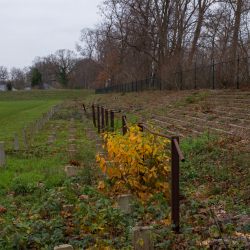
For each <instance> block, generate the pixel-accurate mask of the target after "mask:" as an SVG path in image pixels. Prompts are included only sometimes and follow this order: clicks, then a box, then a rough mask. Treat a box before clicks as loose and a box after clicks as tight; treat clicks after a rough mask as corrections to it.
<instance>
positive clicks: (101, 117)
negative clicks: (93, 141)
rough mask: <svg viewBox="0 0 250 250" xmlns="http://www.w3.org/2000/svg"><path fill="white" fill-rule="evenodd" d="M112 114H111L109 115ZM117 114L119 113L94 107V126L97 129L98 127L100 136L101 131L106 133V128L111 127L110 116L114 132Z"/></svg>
mask: <svg viewBox="0 0 250 250" xmlns="http://www.w3.org/2000/svg"><path fill="white" fill-rule="evenodd" d="M95 107H97V116H96V112H95ZM109 112H110V114H109ZM115 113H119V111H115V110H109V109H105V108H104V107H100V106H95V105H94V104H93V105H92V114H93V124H94V126H95V127H98V134H100V133H101V129H102V131H103V132H104V130H105V127H106V129H108V127H109V116H110V127H111V131H112V132H114V129H115V123H114V117H115Z"/></svg>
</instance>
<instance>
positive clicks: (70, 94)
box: [0, 89, 94, 101]
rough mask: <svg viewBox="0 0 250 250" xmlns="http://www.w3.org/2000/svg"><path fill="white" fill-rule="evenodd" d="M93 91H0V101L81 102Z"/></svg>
mask: <svg viewBox="0 0 250 250" xmlns="http://www.w3.org/2000/svg"><path fill="white" fill-rule="evenodd" d="M93 94H94V90H88V89H77V90H76V89H75V90H73V89H72V90H71V89H55V90H18V91H1V92H0V101H28V100H36V101H46V100H48V101H51V100H62V101H63V100H66V99H68V100H78V101H81V100H83V99H85V98H86V97H88V96H89V95H93Z"/></svg>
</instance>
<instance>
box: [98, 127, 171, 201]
mask: <svg viewBox="0 0 250 250" xmlns="http://www.w3.org/2000/svg"><path fill="white" fill-rule="evenodd" d="M105 138H106V140H107V150H108V153H109V155H108V159H109V160H113V161H112V163H109V162H106V161H105V159H104V158H101V156H99V155H97V162H100V167H101V169H102V172H108V175H109V177H110V178H112V180H111V182H112V184H113V191H114V192H126V193H128V192H129V193H132V194H136V195H137V196H139V197H141V198H145V199H147V198H148V197H151V196H153V193H154V192H157V193H158V192H161V193H163V194H164V196H165V197H166V198H169V197H170V196H169V184H168V183H166V176H167V175H168V172H169V171H170V166H169V161H170V159H169V156H170V150H166V149H167V148H169V146H170V141H169V140H167V139H165V138H161V137H156V136H154V135H153V134H151V133H148V132H146V131H145V132H142V131H140V128H139V127H137V126H136V127H132V126H131V127H130V130H129V132H128V133H127V134H126V135H122V134H121V133H120V132H115V133H107V134H106V135H105ZM166 147H167V148H166ZM103 185H104V184H100V187H101V188H104V186H103Z"/></svg>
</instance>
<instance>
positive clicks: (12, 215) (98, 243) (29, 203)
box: [0, 91, 250, 249]
mask: <svg viewBox="0 0 250 250" xmlns="http://www.w3.org/2000/svg"><path fill="white" fill-rule="evenodd" d="M172 93H173V96H172V97H171V95H172ZM201 94H202V93H201ZM168 95H169V96H168ZM189 95H191V96H193V95H194V94H193V93H192V92H183V93H181V94H180V93H175V92H171V93H168V92H163V93H162V94H161V93H160V92H157V91H156V92H153V91H151V92H146V93H133V94H128V95H118V94H112V95H101V96H99V95H98V96H94V97H89V98H86V100H85V101H84V102H85V104H86V106H87V107H88V108H90V106H91V104H92V103H93V102H96V103H102V105H104V106H105V107H107V108H112V107H114V106H116V107H117V109H121V110H122V114H126V115H127V119H128V121H129V122H130V120H129V119H130V118H132V119H131V120H132V122H131V125H132V127H134V131H132V133H128V135H127V137H126V136H122V135H121V133H120V132H119V131H121V122H120V120H119V121H118V120H116V121H115V124H116V132H115V133H114V134H111V133H110V134H109V136H108V137H107V138H108V139H109V141H108V147H109V148H108V151H109V155H110V156H109V157H108V160H111V158H112V157H113V158H114V159H116V160H117V161H115V162H114V163H112V167H113V168H119V171H120V170H122V172H121V171H120V172H121V175H120V174H119V172H118V171H117V170H115V169H113V170H112V171H110V174H111V175H112V178H107V176H106V173H105V172H106V170H107V169H105V164H104V162H103V161H102V160H101V158H102V157H100V159H98V160H100V163H96V159H97V158H96V155H95V150H94V149H95V142H94V140H90V139H86V130H85V128H86V127H85V124H83V123H82V122H81V108H82V106H81V103H79V102H67V103H66V104H65V106H64V108H63V109H61V110H60V111H59V112H58V113H57V114H56V115H55V116H54V117H53V118H52V120H51V121H50V123H48V124H47V125H46V126H45V128H44V132H43V133H40V134H39V135H37V136H36V137H35V142H34V144H33V145H32V144H31V145H29V147H28V148H27V149H25V150H23V151H21V152H19V153H18V154H17V153H15V152H13V150H11V147H9V150H7V166H9V169H8V167H7V171H9V173H10V174H9V177H8V175H7V174H6V175H5V176H4V178H2V179H1V183H3V184H1V185H2V186H1V188H0V190H1V191H0V192H1V198H0V206H1V207H0V232H1V233H0V248H1V249H53V247H54V246H56V245H60V244H65V243H69V244H71V245H73V246H74V249H132V245H131V231H132V228H133V227H135V226H146V225H152V226H153V227H154V228H155V231H154V232H153V233H152V234H151V236H150V237H151V239H152V240H153V241H154V245H155V249H211V248H213V249H220V248H221V249H233V247H234V249H243V247H245V246H247V244H249V242H248V241H250V240H249V234H250V231H249V228H250V226H249V225H250V220H249V214H250V210H249V202H250V192H249V191H250V190H249V184H248V182H249V181H248V180H249V177H250V176H249V174H250V172H249V151H248V148H247V146H248V144H247V143H248V142H247V141H246V139H241V138H239V137H237V136H235V135H230V134H223V133H218V131H216V130H215V131H213V130H212V129H207V128H206V129H205V130H204V131H203V132H202V133H201V134H197V135H196V136H188V135H189V133H190V130H186V131H184V132H183V131H182V133H183V134H184V137H183V138H181V141H180V146H181V149H182V152H183V154H184V156H185V159H186V162H185V163H184V164H181V165H180V166H181V171H180V173H181V176H180V188H181V197H180V198H181V207H180V208H181V221H180V223H181V224H180V228H181V230H180V231H181V233H180V234H178V235H176V234H174V233H173V232H172V230H171V229H172V227H171V218H170V212H171V202H170V195H169V196H168V195H166V194H168V192H169V194H170V186H171V185H170V184H171V178H170V175H169V171H167V170H169V169H168V167H167V166H168V165H170V162H168V161H167V160H168V159H169V154H168V152H169V151H168V148H167V147H168V142H167V141H166V142H164V140H162V139H161V138H159V139H157V140H155V138H153V137H152V138H151V137H150V135H147V134H145V135H144V136H143V137H142V134H141V132H140V131H139V130H137V129H136V127H135V125H136V124H137V122H138V121H143V122H149V123H151V122H153V119H155V118H154V117H156V116H157V115H158V114H160V115H166V113H168V112H169V110H171V115H173V114H174V112H176V113H177V112H178V115H179V114H180V113H181V114H185V115H186V114H187V113H186V112H187V111H189V112H190V113H189V115H190V114H192V112H193V111H190V110H192V109H193V108H194V107H196V106H195V105H200V106H201V107H202V106H204V102H207V103H208V102H209V99H208V97H207V94H206V95H201V97H202V98H200V97H194V98H193V99H192V101H189V100H188V101H187V102H186V101H185V100H186V98H187V97H188V96H189ZM203 96H204V98H203ZM124 97H125V98H124ZM153 97H154V98H158V99H159V100H162V102H160V103H159V105H158V104H157V102H156V101H155V99H154V98H153ZM114 98H115V100H116V102H114ZM209 98H211V96H210V97H209ZM135 99H138V102H134V100H135ZM164 100H165V102H163V101H164ZM166 100H167V101H166ZM183 100H184V101H183ZM177 102H180V103H182V104H180V105H178V107H176V108H174V109H173V108H172V106H171V105H175V104H176V103H177ZM154 105H155V106H154ZM183 105H185V107H184V108H183ZM189 105H190V106H189ZM130 106H131V107H130ZM128 107H130V108H128ZM210 107H211V106H210ZM87 111H88V113H89V114H88V117H90V118H91V115H90V110H89V109H87ZM194 112H197V115H199V113H198V112H199V109H195V111H194ZM215 114H216V113H215ZM217 114H218V113H217ZM71 117H74V118H75V128H76V130H77V132H76V145H77V151H78V154H77V156H76V159H73V160H74V161H71V164H76V165H78V166H79V167H78V168H79V176H78V177H73V178H66V177H65V172H64V166H65V165H67V164H68V163H69V161H70V159H69V158H68V157H67V150H68V144H69V142H68V129H69V119H70V118H71ZM183 117H184V116H181V118H180V115H179V117H175V118H174V119H180V121H184V118H183ZM196 117H200V116H196ZM116 118H120V115H119V114H116ZM213 120H216V118H215V119H213ZM209 121H210V120H209ZM175 122H176V121H175ZM193 123H194V126H196V123H195V122H193ZM57 124H60V129H59V131H58V135H57V139H56V140H55V142H54V145H52V146H48V145H47V144H46V140H47V138H48V136H49V134H50V133H51V131H52V129H53V127H54V126H56V125H57ZM157 125H158V124H156V125H155V126H154V127H153V128H152V129H156V127H157ZM160 125H161V126H162V124H160ZM181 126H183V127H184V124H181ZM171 128H173V126H172V127H171ZM186 128H187V127H186ZM159 129H160V128H159ZM167 129H169V128H165V127H163V128H162V130H161V131H162V132H167V131H166V130H167ZM223 129H224V128H223ZM172 132H173V133H174V132H175V131H172ZM185 133H186V134H185ZM147 136H149V137H147ZM138 139H139V140H141V142H140V141H138ZM143 140H145V141H143ZM243 140H245V141H246V142H245V143H244V142H243ZM136 141H137V142H138V144H137V143H135V142H136ZM144 142H145V144H143V143H144ZM126 143H128V145H130V146H129V148H127V149H126V146H124V145H126ZM140 144H141V145H140ZM146 145H148V146H149V148H151V149H149V148H148V156H145V157H144V161H143V162H141V163H143V164H144V163H147V165H146V166H144V165H143V164H141V166H137V168H138V169H139V174H138V172H137V174H138V175H137V176H136V177H138V176H140V180H139V179H138V183H139V184H140V185H139V186H141V188H143V189H144V190H143V193H147V191H148V190H149V188H151V189H150V192H148V195H140V191H139V190H140V189H139V188H138V187H137V188H136V189H135V190H134V189H133V184H134V183H133V184H132V185H128V186H125V185H124V187H122V189H120V185H119V184H118V183H119V181H121V180H122V181H124V177H125V178H128V180H129V179H130V180H131V181H132V180H133V181H135V175H133V174H134V172H135V171H132V172H131V171H130V169H131V166H132V165H133V164H131V163H132V156H135V157H138V158H137V159H138V163H139V162H140V159H142V155H140V147H143V146H145V147H146ZM161 145H164V147H165V146H166V148H164V153H163V150H162V148H161V147H162V146H161ZM137 147H138V148H137ZM155 149H157V151H155ZM122 150H124V152H126V153H125V154H119V151H122ZM151 150H152V151H151ZM154 152H155V154H154ZM164 154H166V155H165V156H164ZM130 156H131V161H130ZM160 156H161V157H162V156H164V158H165V160H166V161H164V160H163V158H161V159H160V160H159V159H157V157H160ZM121 159H122V160H123V161H124V162H126V163H127V165H125V166H122V168H120V166H119V164H118V162H119V161H120V160H121ZM169 161H171V159H169ZM105 162H106V160H105ZM100 164H101V165H100ZM157 164H163V165H162V166H161V167H162V170H163V169H164V170H165V167H167V168H166V170H165V173H166V175H165V176H164V177H165V180H166V181H165V182H164V180H163V179H164V178H162V180H161V181H162V183H164V184H165V191H163V190H162V189H159V188H157V185H158V184H156V182H155V180H156V177H155V176H154V174H156V175H157V176H159V175H160V173H158V172H157V171H159V169H156V168H155V169H154V166H155V165H157ZM19 166H21V168H19ZM109 166H110V165H109ZM126 166H129V167H128V168H126ZM106 167H108V165H107V166H106ZM152 169H153V171H152ZM144 170H145V171H144ZM150 170H151V171H150ZM147 171H148V173H147V174H146V175H145V176H143V174H144V173H146V172H147ZM124 172H125V173H124ZM6 173H7V172H6ZM150 173H152V176H151V177H150V178H149V175H150ZM2 174H4V170H1V176H2ZM143 177H144V178H145V179H144V178H143ZM166 177H167V179H166ZM151 178H152V179H151ZM151 180H152V183H150V181H151ZM128 183H129V181H128ZM116 184H117V185H116ZM115 185H116V186H115ZM151 185H152V186H151ZM134 186H135V187H136V185H134ZM146 190H147V191H146ZM128 192H130V193H132V194H133V200H134V212H133V213H132V214H130V215H127V214H125V213H124V212H123V211H121V210H120V209H119V207H117V195H119V194H124V193H128ZM64 204H74V206H75V209H74V211H73V212H72V213H71V212H65V211H62V209H61V207H62V205H64Z"/></svg>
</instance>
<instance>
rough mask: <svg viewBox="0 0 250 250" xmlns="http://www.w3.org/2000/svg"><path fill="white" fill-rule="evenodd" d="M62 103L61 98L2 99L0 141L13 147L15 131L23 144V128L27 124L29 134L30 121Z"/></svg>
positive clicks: (0, 103) (7, 146) (0, 102)
mask: <svg viewBox="0 0 250 250" xmlns="http://www.w3.org/2000/svg"><path fill="white" fill-rule="evenodd" d="M59 103H61V101H59V100H53V101H20V102H18V101H10V102H3V101H0V141H4V142H5V146H6V148H9V147H12V146H13V145H12V146H11V144H13V142H14V132H17V133H18V135H19V138H20V145H22V144H23V141H22V140H23V139H22V133H23V128H24V127H25V126H27V132H28V136H29V128H30V122H32V121H33V122H34V125H35V121H36V119H39V118H40V117H42V113H46V112H47V111H48V110H50V109H51V108H52V107H53V105H57V104H59Z"/></svg>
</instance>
